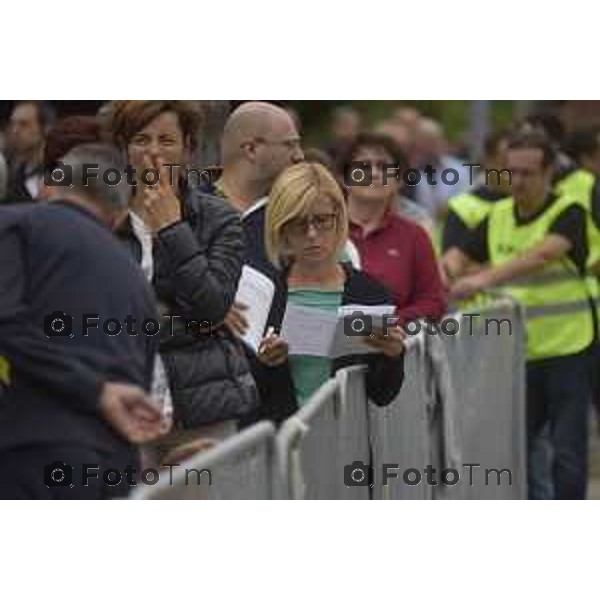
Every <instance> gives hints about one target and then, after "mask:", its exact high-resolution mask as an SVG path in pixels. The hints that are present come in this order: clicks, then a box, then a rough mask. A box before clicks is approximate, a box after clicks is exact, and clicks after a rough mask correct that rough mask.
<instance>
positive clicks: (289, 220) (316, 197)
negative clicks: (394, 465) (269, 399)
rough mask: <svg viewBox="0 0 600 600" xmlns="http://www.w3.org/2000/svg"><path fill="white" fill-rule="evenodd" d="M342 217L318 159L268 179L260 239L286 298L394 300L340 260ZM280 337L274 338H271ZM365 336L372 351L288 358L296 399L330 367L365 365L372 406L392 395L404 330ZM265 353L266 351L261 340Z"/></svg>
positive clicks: (314, 302) (328, 306)
mask: <svg viewBox="0 0 600 600" xmlns="http://www.w3.org/2000/svg"><path fill="white" fill-rule="evenodd" d="M347 235H348V219H347V214H346V205H345V202H344V197H343V194H342V191H341V189H340V187H339V185H338V184H337V182H336V181H335V179H334V178H333V176H332V175H331V173H330V172H329V171H328V170H327V169H326V168H325V167H324V166H323V165H320V164H317V163H300V164H297V165H294V166H292V167H290V168H288V169H287V170H286V171H284V172H283V173H282V174H281V175H280V177H279V178H278V179H277V181H276V182H275V184H274V186H273V188H272V190H271V193H270V195H269V201H268V203H267V210H266V223H265V236H266V239H265V242H266V248H267V253H268V255H269V258H270V259H271V261H273V262H274V263H275V264H276V265H278V266H279V267H280V268H281V269H282V271H283V273H284V274H285V278H286V281H287V286H288V298H287V301H288V303H290V304H294V305H301V306H306V307H312V308H315V309H319V310H323V311H332V312H336V313H337V312H338V309H339V307H340V306H343V305H347V304H362V305H378V304H394V302H393V297H392V295H391V294H390V293H389V292H388V290H387V289H386V288H385V287H384V286H383V285H382V284H380V283H378V282H377V281H376V280H375V279H373V278H372V277H370V276H369V275H367V274H366V273H364V272H361V271H358V270H356V269H354V268H353V267H352V266H351V265H350V264H349V263H342V262H340V261H339V259H338V257H339V256H340V251H341V250H342V248H343V247H344V245H345V243H346V241H347ZM276 343H277V344H280V342H279V341H278V340H273V345H275V344H276ZM364 343H365V344H368V345H370V346H371V347H373V348H374V349H376V350H378V351H379V352H378V353H369V354H364V355H362V354H361V355H353V356H348V357H343V358H341V359H335V360H333V361H332V360H330V359H329V358H328V357H314V356H291V357H290V358H289V359H288V364H289V368H290V371H291V376H292V380H293V383H294V389H295V392H296V396H297V402H298V404H300V405H302V404H303V403H304V402H305V401H306V400H307V399H308V398H309V397H310V395H311V394H312V393H313V392H314V391H315V390H316V389H317V388H318V387H319V386H320V385H321V384H322V383H323V382H324V381H326V380H327V379H328V378H329V377H330V376H331V374H332V373H333V372H335V371H336V370H337V369H339V368H342V367H345V366H349V365H351V364H357V363H358V364H360V363H363V364H367V365H368V373H367V380H366V383H367V393H368V395H369V397H370V398H371V399H372V400H373V401H374V402H375V403H376V404H379V405H385V404H388V403H389V402H391V401H392V400H393V399H394V398H395V396H396V395H397V393H398V391H399V390H400V387H401V385H402V380H403V376H404V369H403V366H404V361H403V351H404V344H403V336H402V334H401V332H400V330H399V329H394V330H390V331H389V332H388V334H387V335H385V336H384V335H383V334H381V333H379V334H378V333H375V332H374V335H373V337H365V338H364ZM263 352H264V354H266V355H267V356H268V355H269V352H270V344H269V340H266V342H265V345H264V348H263Z"/></svg>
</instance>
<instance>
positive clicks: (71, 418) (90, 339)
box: [0, 144, 160, 499]
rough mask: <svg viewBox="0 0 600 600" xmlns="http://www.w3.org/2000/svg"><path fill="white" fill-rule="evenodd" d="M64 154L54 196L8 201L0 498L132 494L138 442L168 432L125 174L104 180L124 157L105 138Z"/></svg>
mask: <svg viewBox="0 0 600 600" xmlns="http://www.w3.org/2000/svg"><path fill="white" fill-rule="evenodd" d="M63 163H64V165H63V166H62V169H63V175H64V176H65V178H66V180H63V181H64V183H65V184H68V185H63V186H53V185H51V183H52V182H51V181H50V180H47V184H50V185H48V189H49V190H50V193H49V194H48V195H47V196H46V197H47V199H48V201H47V202H42V203H38V204H34V205H21V206H10V207H9V206H6V207H1V208H0V355H2V356H4V357H5V358H6V360H7V361H8V363H9V376H10V379H9V382H8V385H7V387H6V389H5V390H4V392H3V395H2V402H1V403H0V465H2V478H1V479H0V498H47V499H70V498H73V499H84V498H93V499H100V498H109V497H114V496H118V495H124V494H127V493H128V492H129V490H130V486H131V485H133V484H134V482H135V481H136V474H137V473H138V472H139V459H138V455H137V449H136V447H135V445H136V444H140V443H145V442H149V441H151V440H153V439H155V438H156V437H158V436H159V434H160V412H159V411H158V410H157V409H156V408H155V407H154V406H153V405H152V404H151V403H150V402H149V399H148V390H149V389H150V385H151V378H152V371H153V366H154V360H155V356H156V352H157V347H158V336H157V335H155V334H156V333H158V332H157V331H154V335H153V331H152V330H153V329H155V327H154V323H156V324H157V325H158V319H157V315H156V312H155V302H154V297H153V294H152V292H151V290H150V288H149V286H148V284H147V282H146V281H145V279H144V276H143V273H142V272H141V270H140V269H139V267H138V265H137V264H136V263H135V261H134V260H133V259H132V258H131V257H130V256H129V254H128V253H127V251H126V250H125V249H124V248H123V247H122V245H121V244H120V243H119V241H118V240H117V239H116V238H115V237H113V234H112V231H111V227H113V226H114V225H115V224H116V223H117V222H118V221H119V219H120V217H121V215H122V214H123V212H124V210H125V209H126V198H127V194H126V190H125V189H124V188H125V185H126V184H124V183H122V184H121V185H110V184H108V183H106V181H105V180H104V178H103V175H104V173H106V172H108V171H109V170H112V171H111V172H112V173H116V172H117V171H119V172H121V174H123V171H124V168H123V167H124V166H125V165H124V164H122V162H121V159H120V157H119V156H118V154H116V151H115V150H114V149H113V148H111V147H108V146H105V145H101V144H86V145H81V146H78V147H76V148H74V149H72V150H71V151H69V152H68V153H67V154H66V156H65V157H64V159H63ZM92 166H93V167H94V168H91V167H92ZM95 167H98V168H97V169H95ZM94 171H95V172H97V174H98V177H86V173H89V172H94Z"/></svg>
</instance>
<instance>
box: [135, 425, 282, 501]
mask: <svg viewBox="0 0 600 600" xmlns="http://www.w3.org/2000/svg"><path fill="white" fill-rule="evenodd" d="M274 450H275V427H274V426H273V425H272V424H271V423H269V422H267V421H263V422H261V423H257V424H256V425H253V426H252V427H248V429H245V430H244V431H242V432H241V433H239V434H237V435H235V436H233V437H231V438H228V439H226V440H224V441H223V442H221V443H219V444H218V445H217V446H215V447H214V448H211V449H210V450H207V451H205V452H201V453H199V454H196V455H195V456H194V457H192V458H190V459H189V460H187V461H185V462H184V463H182V464H181V465H179V466H178V467H173V468H172V469H170V470H169V471H163V472H162V473H161V476H160V480H159V482H158V483H157V484H156V485H153V486H149V485H139V487H138V489H137V490H136V491H135V492H134V493H133V494H132V496H131V499H133V500H226V499H237V500H271V499H274V498H277V497H279V494H280V484H279V477H278V473H277V469H276V467H275V465H276V460H275V452H274Z"/></svg>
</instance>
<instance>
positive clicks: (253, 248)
mask: <svg viewBox="0 0 600 600" xmlns="http://www.w3.org/2000/svg"><path fill="white" fill-rule="evenodd" d="M221 152H222V163H223V173H222V175H221V178H220V179H219V180H218V181H217V182H216V184H215V185H214V189H213V190H212V193H213V194H216V195H220V196H222V197H223V198H224V199H226V200H227V201H228V202H229V203H230V204H231V205H232V206H233V207H234V208H236V209H237V210H238V211H239V213H240V217H241V219H242V224H243V227H244V234H245V243H246V256H245V263H246V264H247V265H248V266H250V267H252V268H254V269H256V270H257V271H259V272H261V273H262V274H263V275H266V276H267V277H268V278H269V279H271V281H273V282H274V284H275V296H274V298H273V303H272V305H271V311H270V314H269V318H268V321H267V325H268V326H269V327H273V328H274V330H275V331H277V332H278V331H279V328H280V327H281V323H282V321H283V315H284V313H285V304H286V297H287V293H286V286H285V280H284V278H283V277H282V275H281V273H279V272H278V271H277V269H275V267H274V266H273V265H272V264H271V262H270V261H269V259H268V258H267V253H266V251H265V243H264V229H265V206H266V203H267V197H268V194H269V191H270V190H271V186H272V185H273V183H274V182H275V179H277V177H278V176H279V174H280V173H281V172H282V171H284V170H285V169H286V168H287V167H289V166H291V165H292V164H294V163H296V162H300V161H302V160H303V159H304V153H303V151H302V147H301V145H300V135H299V133H298V130H297V128H296V125H295V123H294V120H293V118H292V116H291V115H290V113H289V112H288V111H287V110H285V109H284V108H281V107H279V106H275V105H274V104H269V103H267V102H246V103H244V104H242V105H240V106H238V107H237V108H236V110H234V111H233V112H232V113H231V115H230V116H229V119H228V120H227V123H226V124H225V128H224V131H223V136H222V138H221ZM245 315H246V310H245V307H244V306H243V305H240V304H238V303H235V304H234V306H233V307H232V309H231V310H230V312H229V313H228V315H227V317H226V318H225V323H226V324H227V325H228V327H229V328H230V329H231V331H233V333H235V334H237V335H239V336H242V335H243V334H244V332H245V330H246V329H247V321H246V316H245ZM282 350H283V351H282V352H281V353H275V356H276V358H275V360H274V361H273V362H272V363H269V364H265V362H264V361H265V359H266V358H265V357H266V355H265V354H263V355H261V356H260V357H257V356H256V355H255V354H254V352H253V351H252V350H250V349H248V351H247V357H248V359H249V361H250V365H251V367H252V374H253V376H254V379H255V381H256V384H257V386H258V389H259V393H260V397H261V407H260V409H259V412H258V413H257V414H255V415H253V416H252V418H251V419H249V420H248V421H250V422H251V421H255V420H260V419H270V420H272V421H275V422H276V423H279V422H281V421H283V420H284V419H286V418H287V417H289V416H290V415H291V414H292V413H293V412H294V411H295V410H296V408H297V407H296V403H295V400H294V392H293V385H292V382H291V379H290V377H289V371H288V369H287V368H286V366H285V361H286V360H287V347H286V348H282ZM269 356H270V355H269Z"/></svg>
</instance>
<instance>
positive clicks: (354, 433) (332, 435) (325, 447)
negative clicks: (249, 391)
mask: <svg viewBox="0 0 600 600" xmlns="http://www.w3.org/2000/svg"><path fill="white" fill-rule="evenodd" d="M277 449H278V456H279V461H280V462H279V468H280V471H281V474H282V481H283V482H284V486H285V487H286V492H287V494H286V495H287V496H288V497H290V498H293V499H328V500H333V499H338V500H342V499H348V500H349V499H364V500H366V499H368V498H369V490H368V488H365V487H363V486H350V487H348V486H346V485H345V483H344V466H345V465H347V464H351V463H353V462H355V461H362V462H364V463H367V464H368V463H369V462H370V460H369V440H368V425H367V408H366V394H365V389H364V377H363V368H362V367H352V368H350V369H344V370H343V371H339V372H338V373H337V374H336V377H335V378H332V379H330V380H329V381H328V382H326V383H325V384H324V385H323V386H322V387H321V388H320V389H319V390H318V391H317V392H316V393H315V395H314V396H313V397H312V398H311V399H310V400H309V401H308V402H307V403H306V404H305V405H304V406H303V407H302V408H301V409H300V410H299V411H298V412H297V413H296V414H295V415H294V416H292V417H291V418H290V419H288V420H287V421H286V422H285V423H284V424H283V425H282V427H281V430H280V432H279V434H278V436H277Z"/></svg>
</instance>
